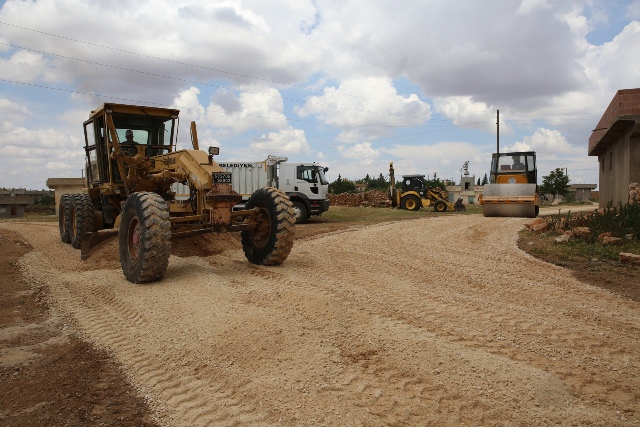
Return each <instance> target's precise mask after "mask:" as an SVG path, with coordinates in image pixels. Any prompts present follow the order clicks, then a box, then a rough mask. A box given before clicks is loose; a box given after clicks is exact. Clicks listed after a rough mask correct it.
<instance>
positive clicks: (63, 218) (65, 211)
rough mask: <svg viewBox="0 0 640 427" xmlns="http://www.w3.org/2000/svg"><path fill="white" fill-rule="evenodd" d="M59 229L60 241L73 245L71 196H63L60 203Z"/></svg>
mask: <svg viewBox="0 0 640 427" xmlns="http://www.w3.org/2000/svg"><path fill="white" fill-rule="evenodd" d="M58 228H59V229H60V240H62V243H71V235H70V233H69V229H70V228H71V195H69V194H63V195H62V196H60V202H59V203H58Z"/></svg>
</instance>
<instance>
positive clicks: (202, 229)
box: [58, 104, 295, 283]
mask: <svg viewBox="0 0 640 427" xmlns="http://www.w3.org/2000/svg"><path fill="white" fill-rule="evenodd" d="M178 115H179V110H176V109H167V108H155V107H145V106H135V105H123V104H103V105H102V106H100V107H99V108H98V109H96V110H94V111H92V112H91V114H90V115H89V119H88V120H87V121H85V122H84V135H85V151H86V188H85V190H84V191H83V192H82V193H78V194H72V195H65V196H63V197H61V200H60V205H59V211H58V216H59V221H58V223H59V228H60V237H61V240H62V241H63V242H65V243H70V244H71V245H73V247H74V248H79V249H80V253H81V258H82V259H83V260H84V259H87V258H88V257H89V254H90V250H91V249H92V248H93V247H95V246H96V245H97V244H99V243H101V242H103V241H105V240H106V239H108V238H110V237H115V236H118V250H119V255H120V263H121V265H122V271H123V273H124V275H125V277H126V278H127V280H129V281H130V282H133V283H144V282H153V281H156V280H160V279H161V278H162V277H163V276H164V274H165V271H166V269H167V266H168V264H169V256H170V253H171V240H172V239H175V238H180V237H185V236H190V235H194V234H200V233H211V232H219V233H220V232H227V231H229V232H236V231H238V232H240V233H241V242H242V248H243V251H244V254H245V256H246V258H247V259H248V260H249V261H250V262H251V263H254V264H262V265H278V264H281V263H282V262H284V261H285V259H286V258H287V256H288V255H289V252H290V251H291V248H292V246H293V233H294V226H295V211H294V209H293V206H292V204H291V201H290V200H289V197H288V196H287V195H286V194H285V193H284V192H282V191H280V190H278V189H276V188H271V187H268V188H261V189H258V190H256V191H255V192H254V193H253V194H252V195H251V197H250V198H249V200H248V201H247V203H246V204H245V208H244V209H242V210H237V211H234V210H233V207H234V206H235V205H236V204H237V203H238V202H240V201H241V200H242V196H241V195H240V194H238V193H236V192H235V191H233V190H232V188H231V173H230V172H226V171H225V170H224V169H222V168H221V167H220V166H218V164H217V163H216V162H215V161H214V160H213V157H214V155H217V154H219V149H218V148H217V147H210V148H209V150H208V153H207V152H205V151H202V150H200V149H199V147H198V138H197V131H196V127H195V123H194V122H192V123H191V139H192V141H191V142H192V146H193V149H181V150H177V149H176V143H177V135H178ZM174 183H181V184H183V185H185V186H186V187H188V188H189V191H188V195H187V197H183V198H176V193H175V192H174V191H172V185H173V184H174Z"/></svg>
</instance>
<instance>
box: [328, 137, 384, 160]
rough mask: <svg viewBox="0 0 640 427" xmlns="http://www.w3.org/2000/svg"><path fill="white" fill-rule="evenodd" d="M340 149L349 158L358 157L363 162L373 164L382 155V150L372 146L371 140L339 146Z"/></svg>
mask: <svg viewBox="0 0 640 427" xmlns="http://www.w3.org/2000/svg"><path fill="white" fill-rule="evenodd" d="M338 151H339V152H340V154H342V155H343V156H344V157H346V158H349V159H358V160H359V161H360V162H361V164H364V165H366V164H371V162H373V161H374V160H375V159H377V158H379V157H380V151H379V150H376V149H375V148H373V147H372V146H371V143H370V142H360V143H357V144H355V145H352V146H348V147H344V146H339V147H338Z"/></svg>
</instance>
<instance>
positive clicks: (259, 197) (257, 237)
mask: <svg viewBox="0 0 640 427" xmlns="http://www.w3.org/2000/svg"><path fill="white" fill-rule="evenodd" d="M253 208H258V215H257V222H258V227H257V228H256V229H254V230H243V231H242V232H241V233H240V236H241V240H242V249H243V250H244V255H245V256H246V257H247V259H248V260H249V262H251V263H253V264H262V265H280V264H282V263H283V262H284V260H286V259H287V256H289V252H291V248H292V247H293V232H294V229H295V222H296V215H295V211H294V209H293V204H292V203H291V200H290V199H289V196H287V195H286V194H285V193H284V192H283V191H281V190H278V189H277V188H270V187H269V188H261V189H259V190H256V191H255V192H254V193H253V194H252V195H251V197H249V200H247V204H246V209H253Z"/></svg>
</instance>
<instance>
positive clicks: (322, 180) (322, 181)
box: [317, 167, 329, 185]
mask: <svg viewBox="0 0 640 427" xmlns="http://www.w3.org/2000/svg"><path fill="white" fill-rule="evenodd" d="M317 170H318V177H319V178H320V185H328V184H329V181H327V178H326V177H325V176H324V169H323V168H321V167H318V169H317Z"/></svg>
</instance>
